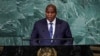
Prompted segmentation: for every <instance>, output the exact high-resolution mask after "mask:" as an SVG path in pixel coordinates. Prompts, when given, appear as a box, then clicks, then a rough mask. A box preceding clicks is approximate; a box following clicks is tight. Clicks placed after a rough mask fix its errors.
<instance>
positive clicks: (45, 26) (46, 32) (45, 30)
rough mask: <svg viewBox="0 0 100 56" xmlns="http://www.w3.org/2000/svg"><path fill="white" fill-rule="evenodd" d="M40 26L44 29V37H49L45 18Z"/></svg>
mask: <svg viewBox="0 0 100 56" xmlns="http://www.w3.org/2000/svg"><path fill="white" fill-rule="evenodd" d="M41 27H43V30H44V33H45V38H50V34H49V31H48V24H47V21H46V18H45V19H44V22H43V26H41Z"/></svg>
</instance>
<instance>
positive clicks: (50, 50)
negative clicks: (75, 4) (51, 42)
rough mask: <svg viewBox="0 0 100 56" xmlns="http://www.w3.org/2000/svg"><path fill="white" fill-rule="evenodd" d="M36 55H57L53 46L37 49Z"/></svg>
mask: <svg viewBox="0 0 100 56" xmlns="http://www.w3.org/2000/svg"><path fill="white" fill-rule="evenodd" d="M37 56H57V52H56V50H55V49H54V48H49V47H44V48H40V49H39V50H38V53H37Z"/></svg>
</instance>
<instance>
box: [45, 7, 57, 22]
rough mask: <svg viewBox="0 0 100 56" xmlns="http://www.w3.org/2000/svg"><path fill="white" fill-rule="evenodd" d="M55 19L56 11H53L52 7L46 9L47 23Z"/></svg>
mask: <svg viewBox="0 0 100 56" xmlns="http://www.w3.org/2000/svg"><path fill="white" fill-rule="evenodd" d="M55 17H56V11H55V10H54V8H53V7H48V8H47V10H46V18H47V19H48V20H49V21H53V20H54V19H55Z"/></svg>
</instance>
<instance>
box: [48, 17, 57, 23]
mask: <svg viewBox="0 0 100 56" xmlns="http://www.w3.org/2000/svg"><path fill="white" fill-rule="evenodd" d="M47 23H48V24H49V23H53V24H55V23H56V18H55V19H54V20H53V21H52V22H50V21H49V20H48V19H47Z"/></svg>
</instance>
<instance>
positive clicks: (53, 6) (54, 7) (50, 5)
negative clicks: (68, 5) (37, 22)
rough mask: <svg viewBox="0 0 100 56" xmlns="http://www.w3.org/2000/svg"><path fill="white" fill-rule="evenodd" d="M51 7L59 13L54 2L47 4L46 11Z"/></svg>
mask: <svg viewBox="0 0 100 56" xmlns="http://www.w3.org/2000/svg"><path fill="white" fill-rule="evenodd" d="M49 7H52V8H53V9H54V11H55V13H57V8H56V6H55V5H53V4H49V5H47V7H46V10H45V11H47V10H48V8H49Z"/></svg>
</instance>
